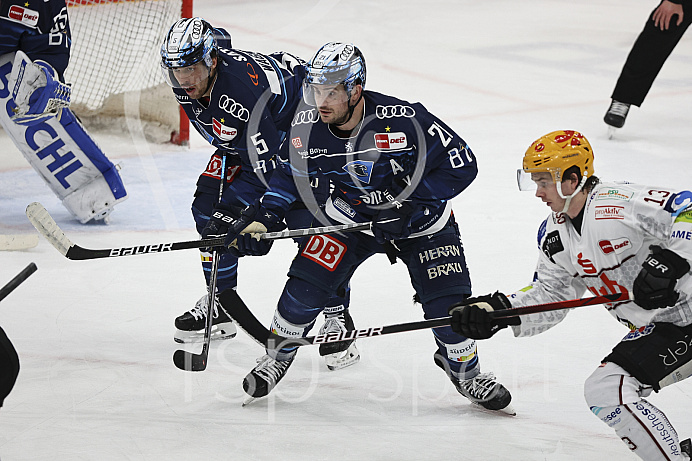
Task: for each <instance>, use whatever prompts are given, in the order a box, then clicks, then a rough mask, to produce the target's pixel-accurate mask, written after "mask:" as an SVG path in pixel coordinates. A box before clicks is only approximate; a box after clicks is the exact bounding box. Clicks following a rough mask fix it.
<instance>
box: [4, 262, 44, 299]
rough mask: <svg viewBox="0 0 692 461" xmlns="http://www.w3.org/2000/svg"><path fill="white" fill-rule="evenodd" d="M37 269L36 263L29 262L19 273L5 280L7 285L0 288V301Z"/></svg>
mask: <svg viewBox="0 0 692 461" xmlns="http://www.w3.org/2000/svg"><path fill="white" fill-rule="evenodd" d="M37 269H38V268H37V267H36V264H34V263H30V264H29V265H28V266H26V267H25V268H24V269H22V271H21V272H20V273H19V274H17V275H15V276H14V278H13V279H12V280H10V281H9V282H7V285H5V286H4V287H2V288H0V301H2V300H3V299H5V297H6V296H7V295H8V294H10V293H12V291H13V290H14V289H15V288H17V287H18V286H19V285H21V284H22V282H23V281H24V280H26V279H28V278H29V276H30V275H31V274H33V273H34V272H36V270H37Z"/></svg>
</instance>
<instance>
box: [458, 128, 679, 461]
mask: <svg viewBox="0 0 692 461" xmlns="http://www.w3.org/2000/svg"><path fill="white" fill-rule="evenodd" d="M593 158H594V157H593V152H592V149H591V145H590V144H589V142H588V141H587V140H586V138H585V137H584V136H583V135H581V134H580V133H577V132H575V131H556V132H552V133H549V134H547V135H545V136H543V137H541V138H539V139H538V140H537V141H535V142H534V143H533V144H532V145H531V146H530V147H529V149H528V150H527V151H526V154H525V156H524V163H523V168H522V170H520V171H519V175H518V178H519V180H520V181H519V185H520V188H523V187H522V185H523V184H527V183H529V184H532V185H534V186H535V187H536V188H537V189H536V197H538V198H540V199H541V200H542V201H543V202H544V203H545V204H546V205H548V206H549V207H550V209H551V210H552V211H553V212H552V213H551V215H550V216H549V217H548V218H547V219H546V220H545V221H544V222H543V223H542V224H541V226H540V229H539V232H538V247H539V250H540V252H539V253H540V256H539V260H538V265H537V267H536V274H535V277H534V281H533V283H532V284H531V286H529V287H527V288H526V289H524V290H522V291H520V292H518V293H516V294H514V295H512V296H511V297H510V299H508V298H507V297H505V296H504V295H502V294H501V293H495V294H494V295H490V296H482V297H478V298H472V299H469V300H466V301H465V302H463V303H460V304H459V305H455V306H452V308H451V309H450V313H451V314H452V329H453V330H455V331H458V332H460V333H461V334H464V335H466V336H468V337H471V338H475V339H486V338H489V337H491V336H492V335H493V334H495V333H496V332H497V331H499V330H500V329H502V328H504V327H507V326H509V325H512V328H513V330H514V334H515V335H516V336H532V335H535V334H538V333H541V332H543V331H545V330H547V329H548V328H551V327H553V326H554V325H556V324H557V323H559V322H560V321H562V320H563V319H564V317H565V315H566V314H567V311H564V310H558V311H551V312H543V313H538V314H529V315H521V318H520V319H519V318H518V317H513V318H511V320H509V319H495V318H494V317H493V316H492V314H491V313H492V311H494V310H497V309H507V308H517V307H520V306H527V305H535V304H543V303H547V302H552V301H564V300H568V299H574V298H580V297H582V296H584V295H587V294H588V293H589V292H591V293H593V294H594V295H608V294H615V293H626V294H628V295H629V296H630V298H631V299H632V300H631V301H626V302H620V303H613V304H611V305H606V308H607V309H608V311H609V312H610V313H611V314H612V315H613V316H614V317H615V318H616V319H617V320H618V321H619V322H621V323H623V324H625V325H626V326H627V327H629V328H630V332H629V333H626V334H625V336H624V337H623V339H622V340H621V341H620V342H619V343H618V344H617V345H616V346H615V347H614V348H613V350H612V352H611V353H610V354H608V356H606V357H605V358H604V359H603V360H602V363H601V365H600V366H599V367H598V368H596V370H595V371H594V372H593V373H592V374H591V376H590V377H589V378H588V379H587V380H586V383H585V384H584V396H585V399H586V402H587V404H588V405H589V408H590V409H591V411H592V412H593V413H594V414H595V415H596V416H597V417H598V418H599V419H601V421H603V422H604V423H605V424H607V425H608V426H609V427H611V428H612V429H613V430H614V431H615V433H616V434H617V435H618V436H619V437H620V438H621V439H622V441H623V442H624V443H625V444H626V445H627V447H628V448H629V449H630V450H632V451H633V452H634V453H635V454H636V455H638V456H639V457H640V458H642V459H645V460H659V459H660V460H689V459H690V456H691V453H692V446H691V445H692V444H691V443H690V439H687V440H684V441H682V442H680V441H679V438H678V435H677V433H676V432H675V429H674V428H673V426H672V425H671V423H670V421H669V420H668V418H667V417H666V416H665V415H664V414H663V412H662V411H661V410H659V409H658V408H657V407H655V406H654V405H652V404H651V403H649V402H648V401H647V400H645V399H644V397H647V396H648V395H649V394H651V392H652V391H656V392H658V391H659V390H661V389H662V388H664V387H665V386H668V385H670V384H673V383H676V382H679V381H682V380H684V379H686V378H688V377H689V376H691V375H692V347H691V346H692V309H691V308H690V295H691V294H692V277H691V276H690V263H689V261H690V260H692V192H690V191H687V190H684V191H680V190H675V189H671V188H669V187H652V186H642V185H635V184H628V183H608V182H603V183H600V182H599V180H598V178H597V177H596V176H594V175H593Z"/></svg>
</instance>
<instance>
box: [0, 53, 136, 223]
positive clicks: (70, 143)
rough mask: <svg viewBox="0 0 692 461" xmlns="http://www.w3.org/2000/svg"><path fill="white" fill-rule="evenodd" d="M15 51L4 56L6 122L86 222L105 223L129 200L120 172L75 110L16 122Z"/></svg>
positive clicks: (0, 106) (1, 104) (2, 110)
mask: <svg viewBox="0 0 692 461" xmlns="http://www.w3.org/2000/svg"><path fill="white" fill-rule="evenodd" d="M13 60H14V53H8V54H5V55H2V56H0V124H1V125H2V127H3V128H4V129H5V132H6V133H7V134H8V135H9V136H10V138H12V141H13V142H14V144H15V145H16V146H17V148H18V149H19V151H20V152H21V153H22V155H24V157H25V158H26V159H27V161H28V162H29V163H30V164H31V166H32V167H33V168H34V170H36V172H37V173H38V174H39V175H40V176H41V177H42V178H43V179H44V180H45V181H46V183H47V184H48V186H49V187H50V188H51V190H52V191H53V192H54V193H55V195H57V196H58V198H60V200H62V202H63V205H64V206H65V207H66V208H67V209H68V210H69V211H70V213H72V214H73V215H74V216H75V217H76V218H77V219H78V220H79V221H80V222H82V223H85V222H87V221H90V220H92V219H104V218H105V217H106V216H108V214H109V213H110V211H111V210H112V209H113V206H114V205H115V204H116V203H119V202H121V201H123V200H125V199H126V198H127V193H126V191H125V187H124V186H123V183H122V180H121V178H120V174H119V173H118V170H117V168H116V167H115V166H114V165H113V164H112V163H111V162H110V160H108V158H106V156H105V155H104V153H103V152H102V151H101V149H100V148H99V147H98V146H97V145H96V143H95V142H94V141H93V140H92V139H91V137H90V136H89V135H88V134H87V132H86V130H85V129H84V127H83V126H82V124H81V123H79V121H78V120H77V119H76V117H75V116H74V114H72V112H71V111H70V110H69V109H62V110H61V112H60V114H61V116H60V120H58V118H56V117H50V118H48V119H47V120H45V121H41V122H40V123H36V124H34V125H31V126H24V125H19V124H17V123H14V122H13V121H12V120H11V119H10V115H12V114H13V111H12V110H11V108H12V106H14V102H13V100H12V95H11V93H10V91H9V88H8V75H9V74H10V72H11V71H12V62H13Z"/></svg>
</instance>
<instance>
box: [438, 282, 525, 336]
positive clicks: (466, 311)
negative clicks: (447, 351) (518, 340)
mask: <svg viewBox="0 0 692 461" xmlns="http://www.w3.org/2000/svg"><path fill="white" fill-rule="evenodd" d="M511 307H512V304H511V303H510V302H509V299H507V296H505V295H504V294H502V293H500V292H499V291H496V292H495V293H493V294H492V295H485V296H478V297H475V298H468V299H465V300H463V301H462V302H460V303H458V304H454V305H453V306H452V307H450V308H449V314H450V315H451V316H452V330H454V332H455V333H459V334H460V335H462V336H466V337H467V338H471V339H488V338H490V337H491V336H492V335H494V334H495V333H497V332H498V331H500V330H502V329H503V328H507V326H508V325H520V324H521V320H520V319H519V317H510V318H506V319H493V318H492V317H491V315H490V313H491V312H492V311H495V310H501V309H510V308H511Z"/></svg>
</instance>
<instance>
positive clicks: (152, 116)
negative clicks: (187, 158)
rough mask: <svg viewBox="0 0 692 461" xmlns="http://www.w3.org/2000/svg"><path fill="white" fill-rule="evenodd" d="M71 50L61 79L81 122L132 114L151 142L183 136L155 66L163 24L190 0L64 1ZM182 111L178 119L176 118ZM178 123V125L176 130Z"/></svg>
mask: <svg viewBox="0 0 692 461" xmlns="http://www.w3.org/2000/svg"><path fill="white" fill-rule="evenodd" d="M66 3H67V8H68V14H69V18H70V28H71V31H72V49H71V55H70V64H69V66H68V67H67V70H66V71H65V80H66V81H67V82H68V83H71V84H72V103H71V108H72V109H73V110H74V112H75V113H76V114H77V115H79V117H80V118H81V119H82V121H83V122H84V123H85V125H87V127H89V128H91V127H97V128H98V126H103V127H111V128H112V127H114V126H118V125H119V124H118V123H115V121H116V120H118V119H119V118H120V119H122V118H124V117H125V116H127V117H133V116H134V117H137V118H139V119H140V120H141V122H142V123H144V124H146V126H147V129H146V130H145V131H146V133H147V135H149V136H150V137H151V138H153V139H152V140H153V141H156V142H164V141H168V140H172V141H174V142H178V143H182V142H186V141H187V137H186V133H187V123H188V122H187V119H185V118H184V115H182V113H181V112H180V110H179V108H178V104H177V103H176V101H175V98H174V96H173V92H172V91H171V89H170V87H168V86H167V85H166V84H165V83H164V80H163V76H162V75H161V72H160V70H159V62H160V59H161V58H160V55H159V49H160V46H161V42H162V40H163V38H164V36H165V34H166V32H167V31H168V29H169V27H170V26H171V25H172V24H173V23H174V22H175V21H176V20H177V19H178V18H180V17H181V14H185V15H186V16H191V15H192V0H67V2H66ZM181 116H182V120H181ZM181 127H182V130H181Z"/></svg>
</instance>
